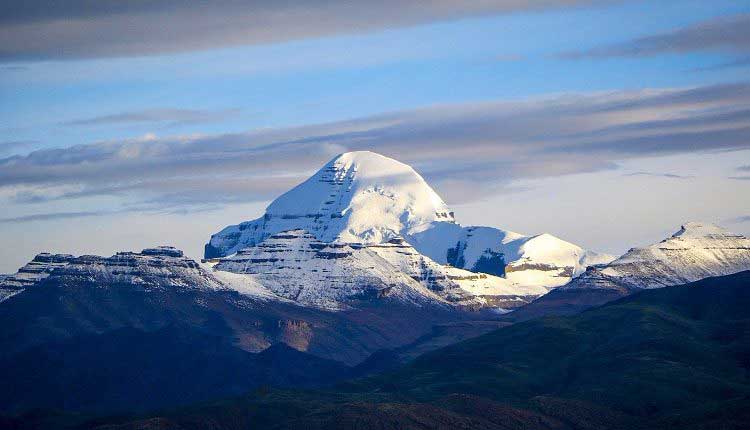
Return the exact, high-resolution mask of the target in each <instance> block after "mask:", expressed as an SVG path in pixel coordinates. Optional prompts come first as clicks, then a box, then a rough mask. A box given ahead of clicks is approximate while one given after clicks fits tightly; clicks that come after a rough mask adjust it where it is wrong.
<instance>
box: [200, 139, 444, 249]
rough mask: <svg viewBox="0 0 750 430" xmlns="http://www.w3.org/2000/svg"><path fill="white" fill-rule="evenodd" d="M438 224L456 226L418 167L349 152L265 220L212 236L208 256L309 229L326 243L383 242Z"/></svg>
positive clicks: (283, 198) (269, 211)
mask: <svg viewBox="0 0 750 430" xmlns="http://www.w3.org/2000/svg"><path fill="white" fill-rule="evenodd" d="M437 221H447V222H451V223H452V222H453V213H452V212H451V211H450V210H449V209H448V207H447V205H446V204H445V203H444V202H443V200H442V199H441V198H440V196H438V195H437V193H436V192H435V191H434V190H433V189H432V188H431V187H430V186H429V185H428V184H427V182H425V180H424V179H423V178H422V177H421V176H420V175H419V174H418V173H417V172H416V171H415V170H414V169H412V168H411V167H410V166H408V165H406V164H404V163H401V162H399V161H396V160H393V159H391V158H388V157H385V156H383V155H380V154H376V153H374V152H369V151H356V152H347V153H344V154H341V155H339V156H337V157H335V158H334V159H333V160H331V161H329V162H328V163H327V164H326V165H325V166H323V167H322V168H321V169H320V170H318V172H317V173H315V174H314V175H313V176H311V177H310V178H309V179H307V180H306V181H304V182H303V183H301V184H299V185H297V186H296V187H294V188H292V189H291V190H289V191H287V192H286V193H284V194H282V195H281V196H279V197H278V198H277V199H276V200H274V201H273V202H272V203H271V204H270V205H269V206H268V208H267V209H266V214H265V215H264V216H263V217H262V218H259V219H257V220H254V221H249V222H244V223H241V224H239V225H235V226H229V227H227V228H225V229H224V230H222V231H221V232H219V233H217V234H215V235H214V236H212V237H211V241H210V242H209V244H208V245H206V258H213V257H220V256H226V255H230V254H233V253H235V252H237V251H239V250H241V249H243V248H245V247H247V246H253V245H256V244H258V243H260V242H262V241H263V240H265V239H266V238H268V237H269V236H271V235H273V234H276V233H280V232H282V231H287V230H295V229H304V230H306V231H308V232H310V233H311V234H313V235H314V236H315V237H316V238H317V239H318V240H321V241H324V242H332V241H341V242H352V243H354V242H359V243H383V242H386V241H388V240H389V239H391V238H393V237H397V236H406V235H409V234H413V233H417V232H419V231H421V230H424V229H425V228H427V227H428V226H429V225H431V223H433V222H437Z"/></svg>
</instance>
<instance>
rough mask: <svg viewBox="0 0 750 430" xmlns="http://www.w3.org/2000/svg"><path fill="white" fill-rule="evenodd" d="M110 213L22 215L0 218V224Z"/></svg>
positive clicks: (86, 212) (85, 212)
mask: <svg viewBox="0 0 750 430" xmlns="http://www.w3.org/2000/svg"><path fill="white" fill-rule="evenodd" d="M109 213H111V212H105V211H84V212H51V213H43V214H34V215H24V216H18V217H12V218H0V223H20V222H30V221H50V220H59V219H70V218H84V217H92V216H101V215H105V214H109Z"/></svg>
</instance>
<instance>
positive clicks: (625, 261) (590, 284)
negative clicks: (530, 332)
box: [514, 222, 750, 319]
mask: <svg viewBox="0 0 750 430" xmlns="http://www.w3.org/2000/svg"><path fill="white" fill-rule="evenodd" d="M748 269H750V239H748V238H746V237H744V236H742V235H739V234H734V233H731V232H729V231H727V230H725V229H723V228H721V227H718V226H716V225H713V224H709V223H701V222H690V223H687V224H685V225H683V226H682V227H680V229H679V231H677V232H676V233H675V234H673V235H672V236H671V237H668V238H666V239H664V240H662V241H661V242H659V243H655V244H653V245H649V246H646V247H643V248H633V249H631V250H630V251H628V252H627V253H625V254H624V255H623V256H621V257H620V258H618V259H616V260H614V261H612V262H611V263H609V264H607V265H602V266H592V267H589V269H588V270H586V272H585V273H583V274H582V275H581V276H579V277H577V278H575V279H573V280H572V281H571V282H570V283H569V284H567V285H565V286H562V287H560V288H557V289H556V290H555V291H553V292H551V293H549V294H548V295H546V296H544V297H541V298H539V299H537V300H536V301H535V302H533V303H531V304H530V305H528V306H525V307H524V308H521V309H519V310H518V311H517V313H514V314H515V316H516V318H521V319H528V318H531V317H536V316H540V315H546V314H570V313H576V312H580V311H581V310H583V309H586V308H589V307H591V306H596V305H599V304H602V303H606V302H608V301H610V300H613V299H616V298H619V297H622V296H626V295H629V294H631V293H633V292H636V291H640V290H643V289H652V288H661V287H667V286H672V285H679V284H685V283H689V282H694V281H698V280H700V279H704V278H707V277H711V276H721V275H730V274H733V273H737V272H741V271H744V270H748Z"/></svg>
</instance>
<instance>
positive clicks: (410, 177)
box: [205, 151, 611, 307]
mask: <svg viewBox="0 0 750 430" xmlns="http://www.w3.org/2000/svg"><path fill="white" fill-rule="evenodd" d="M290 231H304V232H306V234H309V236H310V240H312V239H313V238H314V239H315V240H317V241H318V242H319V243H317V244H315V245H314V246H316V247H327V248H328V249H327V250H322V249H321V250H318V252H315V253H302V254H300V255H297V256H296V257H292V256H291V255H290V256H286V257H284V258H283V260H284V261H288V260H290V259H294V260H297V259H304V258H306V257H310V258H312V259H313V260H314V261H313V260H311V261H308V262H305V263H304V264H301V265H299V264H298V266H299V267H303V266H304V267H305V270H307V271H308V272H309V271H311V270H315V267H314V265H315V262H320V263H321V264H323V265H324V266H326V270H327V272H322V269H320V270H319V271H318V272H310V273H318V274H317V275H312V276H313V278H316V279H318V280H322V279H319V278H321V276H320V273H329V274H331V273H337V271H338V272H340V273H345V272H346V271H347V270H349V269H351V268H352V264H351V262H352V260H353V259H355V260H356V259H361V260H362V263H363V264H359V263H357V264H354V266H357V267H358V269H357V270H355V272H356V273H357V275H356V276H357V277H358V278H360V279H364V278H366V277H373V278H374V277H380V278H382V279H383V280H386V281H385V283H386V284H388V283H393V281H391V280H387V279H392V278H393V279H395V278H398V277H399V276H400V275H397V274H396V273H394V270H393V267H395V268H396V271H401V272H402V273H401V275H406V276H407V277H411V278H413V279H415V280H417V281H418V282H419V283H420V284H421V285H422V286H424V287H426V288H427V289H428V290H429V291H431V292H433V293H436V294H437V295H438V296H439V297H440V298H442V299H444V300H447V301H448V302H451V303H459V304H461V305H469V306H476V305H486V304H487V303H490V302H493V303H497V302H498V300H495V299H500V300H499V302H502V303H503V306H504V307H513V305H514V304H523V303H525V301H528V299H529V298H533V297H536V296H539V295H540V294H544V293H545V292H547V291H548V290H549V288H554V287H557V286H559V285H562V284H565V283H566V282H568V281H569V280H570V279H571V277H573V276H574V275H577V274H579V273H581V272H582V271H583V270H584V269H585V267H586V265H588V264H592V263H601V262H606V261H609V260H611V257H609V256H604V255H599V254H595V253H592V252H588V251H585V250H583V249H581V248H580V247H578V246H576V245H573V244H571V243H568V242H565V241H562V240H560V239H557V238H555V237H554V236H551V235H548V234H543V235H539V236H532V237H529V236H524V235H520V234H517V233H512V232H506V231H503V230H500V229H496V228H491V227H462V226H460V225H459V224H457V223H456V222H455V220H454V217H453V212H452V211H451V210H450V209H448V207H447V206H446V205H445V203H444V202H443V200H442V199H441V198H440V197H439V196H438V195H437V194H436V193H435V191H433V190H432V188H430V186H429V185H428V184H427V183H426V182H425V181H424V179H422V177H421V176H420V175H419V174H418V173H417V172H415V171H414V169H412V168H411V167H409V166H407V165H405V164H403V163H400V162H398V161H396V160H392V159H390V158H387V157H384V156H382V155H379V154H375V153H372V152H367V151H360V152H349V153H345V154H341V155H339V156H338V157H336V158H334V159H333V160H331V161H330V162H329V163H328V164H326V165H325V166H324V167H323V168H322V169H320V170H319V171H318V172H317V173H315V174H314V175H313V176H312V177H310V178H309V179H308V180H306V181H305V182H303V183H302V184H300V185H298V186H297V187H295V188H293V189H292V190H290V191H289V192H287V193H285V194H283V195H282V196H280V197H279V198H278V199H276V200H275V201H274V202H273V203H271V204H270V205H269V206H268V208H267V210H266V214H265V215H264V216H263V217H261V218H259V219H256V220H253V221H248V222H243V223H241V224H238V225H233V226H229V227H226V228H225V229H223V230H222V231H220V232H219V233H216V234H214V235H213V236H212V237H211V240H210V241H209V243H208V244H207V245H206V248H205V257H206V258H207V259H216V258H222V257H224V258H225V260H232V259H234V260H237V261H245V263H247V262H248V261H252V260H253V259H255V260H266V261H262V262H260V263H262V264H266V267H268V264H273V263H276V261H270V260H273V259H274V257H269V256H268V254H269V253H273V254H274V255H276V256H277V257H278V256H279V255H280V254H281V253H283V252H282V251H280V250H279V249H278V248H277V245H278V244H277V243H275V240H276V239H273V238H272V237H275V236H274V235H278V234H279V233H283V234H286V233H284V232H290ZM294 234H296V233H294ZM266 240H271V242H272V243H266V242H264V241H266ZM326 244H327V245H326ZM397 248H398V250H396V249H397ZM294 252H296V251H294ZM325 253H328V254H330V256H331V259H332V261H330V262H327V263H324V262H323V261H324V260H325V258H322V256H323V254H325ZM235 254H236V255H235ZM343 254H347V255H346V256H344V255H343ZM354 254H356V255H358V257H352V255H354ZM369 254H374V255H377V256H379V257H382V258H383V259H385V260H386V261H387V263H390V267H388V269H387V270H385V269H383V267H384V266H382V264H371V263H366V262H365V260H367V258H370V259H371V257H367V258H365V257H364V256H365V255H369ZM336 255H341V257H340V258H336ZM248 256H249V258H250V260H247V259H246V257H248ZM243 259H245V260H243ZM269 259H270V260H269ZM225 260H222V263H221V264H220V265H219V266H218V267H217V268H218V269H220V270H227V271H231V272H235V273H251V274H255V275H259V276H265V275H262V274H261V273H260V272H262V271H263V270H264V269H263V268H260V267H259V268H254V269H253V268H248V266H249V265H248V264H244V266H243V267H242V268H240V265H242V263H237V262H235V263H232V262H231V261H225ZM368 261H369V260H368ZM446 265H450V266H453V267H450V268H449V267H445V266H446ZM336 266H341V267H339V268H336ZM441 266H442V267H441ZM370 267H373V269H367V268H370ZM281 269H288V268H286V267H284V268H281ZM459 269H464V270H459ZM273 270H274V271H278V270H280V269H279V268H274V269H273ZM367 270H370V273H365V272H366V271H367ZM470 272H474V273H475V274H472V273H470ZM476 273H479V274H481V275H476ZM272 277H273V278H274V279H276V280H273V279H270V278H272ZM298 277H299V275H298ZM394 277H395V278H394ZM265 278H266V282H271V283H272V284H274V285H276V286H274V287H270V288H271V289H274V288H275V289H276V290H275V291H280V290H281V289H283V287H279V285H278V279H281V280H282V282H283V281H284V280H287V279H289V276H287V274H283V273H282V274H278V275H272V276H265ZM262 282H263V281H261V283H262ZM358 283H359V282H355V284H358ZM399 283H403V282H402V281H397V282H396V284H399ZM307 284H308V283H306V285H305V286H304V287H303V288H302V290H304V292H302V290H300V295H299V296H298V297H302V298H306V297H307V298H310V297H311V296H309V295H308V293H310V292H311V288H310V287H309V285H307ZM407 284H408V283H407ZM456 286H458V287H459V288H455V287H456ZM290 288H292V289H293V288H295V287H290ZM377 288H379V289H382V286H381V287H377ZM411 288H412V289H413V288H414V287H411ZM344 290H346V288H344V289H343V290H342V291H344ZM401 290H403V288H401ZM467 292H468V293H469V296H467ZM290 294H291V292H290V291H286V292H282V293H281V295H282V296H283V297H286V298H291V296H290ZM313 294H314V295H316V296H320V294H319V292H315V293H313ZM342 294H343V295H346V294H349V293H345V292H342ZM470 296H477V297H474V298H472V297H470ZM483 296H488V297H490V298H491V300H489V301H488V300H486V299H485V298H483ZM305 300H307V299H305ZM316 300H317V299H316ZM313 301H315V300H313ZM472 301H473V303H472ZM308 302H309V300H308ZM303 303H305V301H303ZM318 304H321V303H318ZM323 305H324V306H329V307H330V306H339V305H337V304H331V303H329V304H323Z"/></svg>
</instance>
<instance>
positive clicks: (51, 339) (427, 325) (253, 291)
mask: <svg viewBox="0 0 750 430" xmlns="http://www.w3.org/2000/svg"><path fill="white" fill-rule="evenodd" d="M53 260H54V263H52V261H53ZM62 260H64V261H62ZM53 266H54V267H53ZM29 267H34V268H35V269H34V270H33V271H31V272H33V273H35V274H37V275H40V276H37V280H36V281H35V282H30V281H29V282H26V283H25V284H24V287H23V288H21V289H16V290H14V291H16V293H15V294H14V295H13V296H11V297H9V298H7V299H6V300H4V301H3V302H2V303H0V326H1V327H3V330H1V331H0V358H2V357H7V356H10V355H13V354H16V353H21V352H23V351H25V350H27V349H29V348H32V347H36V346H40V345H44V344H47V343H55V342H63V341H67V340H70V339H76V338H79V337H83V336H88V335H96V334H104V333H108V332H111V331H114V330H118V329H123V328H134V329H139V330H144V331H147V332H150V331H154V330H158V329H161V328H163V327H165V326H169V325H171V324H177V325H179V326H181V327H183V326H189V327H194V328H195V329H196V330H200V331H201V332H205V333H207V334H210V335H215V336H219V337H221V338H223V339H225V340H227V341H228V342H229V343H230V344H232V345H234V346H235V347H238V348H240V349H242V350H244V351H247V352H252V353H257V352H260V351H263V350H264V349H266V348H268V347H269V346H272V345H274V344H278V343H285V344H287V345H289V346H292V347H294V348H295V349H297V350H299V351H303V352H307V353H309V354H313V355H315V356H318V357H321V358H325V359H329V360H336V361H340V362H343V363H346V364H349V365H354V364H357V363H359V362H360V361H362V360H364V359H366V358H367V357H368V356H369V355H370V354H372V353H373V352H375V351H378V350H381V349H391V348H396V347H399V346H402V345H406V344H409V343H411V342H414V341H415V340H417V339H419V338H420V337H421V336H423V335H425V334H427V333H430V332H431V330H432V328H433V326H434V325H436V324H443V323H449V322H457V321H464V320H470V319H477V318H484V317H486V315H484V314H483V313H481V312H471V313H468V312H464V311H462V310H461V308H460V307H456V306H453V305H450V304H448V303H447V302H446V301H445V300H443V299H441V298H439V297H437V296H436V295H435V294H433V293H431V292H429V291H426V292H425V291H423V290H424V288H423V287H421V285H420V284H419V283H417V282H416V281H414V280H413V279H411V278H408V277H405V276H404V275H401V274H397V275H394V276H395V277H396V278H398V279H401V280H403V282H404V283H403V284H393V285H389V286H388V288H389V289H390V290H388V291H389V292H385V293H383V294H377V293H375V294H369V293H364V294H355V295H351V296H347V297H346V300H342V301H341V303H346V307H345V308H337V309H335V310H333V309H328V308H326V307H325V306H311V305H307V304H303V303H301V302H299V301H295V300H292V299H287V298H284V297H282V296H280V295H277V294H276V293H274V292H273V291H272V290H270V289H269V288H266V287H265V286H263V285H261V284H259V283H258V282H256V281H255V279H254V278H253V275H244V274H235V273H231V272H225V271H221V270H214V269H213V268H211V267H210V265H206V264H200V263H197V262H195V261H194V260H191V259H189V258H187V257H185V256H184V255H183V254H182V252H181V251H179V250H176V249H174V248H170V247H159V248H150V249H145V250H143V251H142V252H121V253H118V254H116V255H113V256H111V257H99V256H80V257H73V256H64V257H59V258H58V257H55V258H52V257H51V256H50V254H40V255H39V256H37V257H35V259H34V261H32V262H31V263H29V264H28V265H26V266H25V267H24V268H22V269H21V270H20V271H19V273H17V274H16V275H13V276H12V277H11V278H15V279H16V280H14V281H12V282H13V287H14V288H16V284H17V282H18V279H26V280H29V279H30V275H29V273H30V272H29ZM42 267H45V269H43V270H42V269H41V268H42ZM37 269H39V270H37ZM313 273H315V272H311V274H313ZM268 276H269V277H270V276H272V275H268ZM11 278H8V279H11ZM6 281H7V279H6ZM369 281H370V284H371V286H373V289H372V290H368V289H367V288H365V289H364V290H363V291H364V292H367V291H377V288H378V287H379V286H382V284H379V283H378V282H381V281H379V280H378V279H370V280H369ZM6 285H8V284H6ZM341 285H345V283H344V282H343V281H342V283H341ZM363 285H364V284H363ZM330 287H331V288H332V289H335V288H336V287H337V285H330ZM401 288H404V289H405V290H404V291H405V292H399V291H400V289H401ZM17 291H21V292H20V293H18V292H17ZM423 293H424V294H426V295H423ZM404 295H405V296H406V297H410V298H411V299H413V300H411V301H410V300H403V299H402V296H404Z"/></svg>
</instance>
